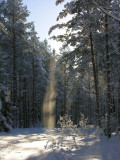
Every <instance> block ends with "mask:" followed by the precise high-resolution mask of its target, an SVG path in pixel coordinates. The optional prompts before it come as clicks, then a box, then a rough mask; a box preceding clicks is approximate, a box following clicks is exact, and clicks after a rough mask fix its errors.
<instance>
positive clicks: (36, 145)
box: [0, 128, 120, 160]
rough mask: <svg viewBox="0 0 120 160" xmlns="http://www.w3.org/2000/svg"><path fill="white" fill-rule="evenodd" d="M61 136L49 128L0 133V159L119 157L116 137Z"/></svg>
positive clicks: (112, 159)
mask: <svg viewBox="0 0 120 160" xmlns="http://www.w3.org/2000/svg"><path fill="white" fill-rule="evenodd" d="M80 133H81V134H79V136H78V135H76V136H73V137H72V136H67V137H62V136H61V134H60V132H59V131H58V130H57V129H56V130H52V129H41V128H29V129H15V130H13V131H12V132H10V133H0V159H1V160H120V137H119V136H115V135H112V138H111V139H110V140H107V138H106V137H101V138H98V137H96V136H95V134H94V131H92V132H91V133H89V135H87V137H85V136H84V135H83V134H82V132H80ZM74 137H75V138H74Z"/></svg>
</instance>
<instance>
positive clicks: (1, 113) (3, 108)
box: [0, 86, 13, 132]
mask: <svg viewBox="0 0 120 160" xmlns="http://www.w3.org/2000/svg"><path fill="white" fill-rule="evenodd" d="M6 90H7V88H6V87H4V88H3V87H1V86H0V132H9V131H10V130H12V112H13V106H12V103H11V102H9V101H8V99H7V91H6Z"/></svg>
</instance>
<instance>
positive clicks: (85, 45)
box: [0, 0, 120, 139]
mask: <svg viewBox="0 0 120 160" xmlns="http://www.w3.org/2000/svg"><path fill="white" fill-rule="evenodd" d="M63 1H64V0H57V1H56V5H59V4H60V3H62V2H63ZM67 15H71V16H72V18H71V19H70V20H69V21H68V22H66V23H61V24H60V23H58V24H56V25H54V26H51V28H50V30H49V34H51V32H52V31H53V30H55V29H56V28H58V29H61V28H64V29H66V33H65V34H63V35H59V36H52V37H51V39H54V40H56V41H61V42H63V45H62V46H61V48H60V54H57V53H56V51H55V50H52V49H51V46H50V45H49V43H48V41H47V40H44V41H40V40H39V37H38V36H37V32H36V31H35V25H34V23H33V22H28V21H27V17H28V16H29V11H28V10H27V6H24V5H23V3H22V0H7V1H5V0H3V1H2V2H1V3H0V132H9V131H11V130H12V129H15V128H30V127H36V126H39V125H40V124H41V125H42V127H44V128H46V127H48V128H49V127H50V128H57V127H60V124H58V121H59V119H60V117H65V116H67V115H68V116H69V117H70V118H71V120H72V122H73V125H76V126H77V127H79V126H80V123H79V122H80V121H81V120H83V117H84V120H83V121H85V120H87V122H86V123H85V124H86V125H94V126H95V127H98V128H101V129H102V130H103V132H104V134H105V136H107V138H108V139H109V138H110V137H111V134H112V133H113V132H115V131H116V130H117V129H119V126H120V1H119V0H106V1H104V0H101V1H100V0H99V1H98V0H96V1H95V0H71V1H68V2H66V4H65V5H64V9H63V10H62V11H61V12H60V13H59V15H56V18H57V21H58V22H59V20H60V19H62V18H64V17H66V16H67Z"/></svg>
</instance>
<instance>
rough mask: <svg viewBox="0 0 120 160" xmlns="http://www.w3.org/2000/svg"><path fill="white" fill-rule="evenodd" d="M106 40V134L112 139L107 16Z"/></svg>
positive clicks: (106, 22)
mask: <svg viewBox="0 0 120 160" xmlns="http://www.w3.org/2000/svg"><path fill="white" fill-rule="evenodd" d="M105 31H106V34H105V40H106V78H107V126H106V134H107V137H108V138H110V137H111V129H110V106H111V103H110V100H111V96H110V55H109V44H108V18H107V15H105Z"/></svg>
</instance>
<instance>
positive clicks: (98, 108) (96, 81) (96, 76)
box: [89, 32, 101, 126]
mask: <svg viewBox="0 0 120 160" xmlns="http://www.w3.org/2000/svg"><path fill="white" fill-rule="evenodd" d="M89 39H90V48H91V59H92V65H93V76H94V84H95V96H96V116H97V126H101V123H100V104H99V89H98V73H97V69H96V67H97V66H96V63H97V62H96V61H95V55H94V49H93V38H92V33H91V32H90V35H89Z"/></svg>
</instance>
